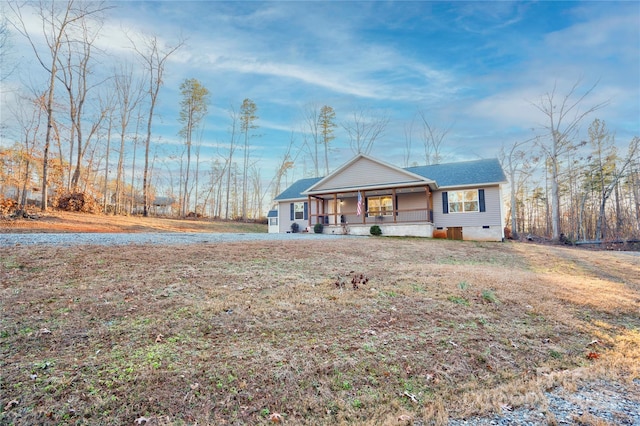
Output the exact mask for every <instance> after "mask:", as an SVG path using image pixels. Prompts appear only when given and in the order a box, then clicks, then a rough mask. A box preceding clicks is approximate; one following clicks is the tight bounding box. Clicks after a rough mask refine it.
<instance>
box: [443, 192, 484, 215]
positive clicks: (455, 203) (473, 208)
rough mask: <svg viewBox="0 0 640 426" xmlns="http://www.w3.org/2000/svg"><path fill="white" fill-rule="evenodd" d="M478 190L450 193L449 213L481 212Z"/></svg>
mask: <svg viewBox="0 0 640 426" xmlns="http://www.w3.org/2000/svg"><path fill="white" fill-rule="evenodd" d="M478 198H479V197H478V190H476V189H474V190H470V191H449V213H466V212H477V211H480V208H479V206H480V203H479V200H478Z"/></svg>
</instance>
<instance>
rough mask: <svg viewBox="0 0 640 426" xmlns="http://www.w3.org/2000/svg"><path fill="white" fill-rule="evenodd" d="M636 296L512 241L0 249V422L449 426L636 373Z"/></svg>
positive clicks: (594, 260) (618, 278)
mask: <svg viewBox="0 0 640 426" xmlns="http://www.w3.org/2000/svg"><path fill="white" fill-rule="evenodd" d="M361 276H362V278H361ZM353 281H356V282H357V284H358V288H357V289H354V288H353V284H352V282H353ZM639 306H640V257H639V256H637V254H628V253H617V252H591V251H583V250H577V249H571V248H564V247H555V246H539V245H528V244H524V243H505V244H499V243H474V242H456V241H443V240H429V239H417V238H374V237H359V238H340V237H337V238H336V239H335V240H328V241H327V240H322V241H313V240H308V241H281V242H255V243H225V244H197V245H184V246H124V247H122V246H118V247H104V246H77V247H53V246H32V247H27V246H17V247H1V248H0V308H1V316H0V372H1V377H0V424H14V423H15V424H91V425H95V424H109V425H123V424H134V423H135V422H136V421H138V422H139V423H144V421H145V420H149V424H195V423H197V424H200V425H202V424H216V425H220V424H236V425H238V424H272V423H274V422H282V423H286V424H310V425H320V424H371V425H379V424H383V425H384V424H386V425H396V424H402V423H407V422H413V421H416V422H419V421H422V422H424V424H446V422H447V420H448V419H454V418H468V417H470V416H475V415H482V414H488V413H491V412H493V411H499V410H500V407H501V406H503V405H509V406H511V407H518V406H522V405H528V404H532V405H535V404H543V399H544V398H543V392H544V391H545V390H548V389H550V388H552V387H554V386H558V385H562V386H564V387H565V388H571V387H575V386H577V384H578V383H580V382H581V381H588V380H594V379H598V378H606V379H609V380H616V381H619V382H622V383H628V382H630V381H631V380H633V379H634V378H639V377H640V315H639V314H640V312H639ZM403 416H406V417H403ZM547 416H548V420H549V421H550V422H551V423H552V422H553V415H552V414H551V413H548V414H547ZM399 419H400V420H399Z"/></svg>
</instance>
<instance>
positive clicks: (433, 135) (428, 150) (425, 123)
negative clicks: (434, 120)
mask: <svg viewBox="0 0 640 426" xmlns="http://www.w3.org/2000/svg"><path fill="white" fill-rule="evenodd" d="M418 115H419V116H420V119H421V120H422V135H421V136H422V143H423V145H424V159H425V161H426V163H427V164H440V162H442V144H443V142H444V138H445V137H446V136H447V133H449V131H450V130H451V127H452V125H449V126H448V127H447V128H445V129H438V128H437V127H435V126H433V125H431V124H429V120H427V116H426V113H425V112H424V111H422V110H418Z"/></svg>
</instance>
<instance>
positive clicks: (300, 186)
mask: <svg viewBox="0 0 640 426" xmlns="http://www.w3.org/2000/svg"><path fill="white" fill-rule="evenodd" d="M321 179H322V178H321V177H316V178H306V179H300V180H297V181H295V182H294V183H293V184H291V186H290V187H288V188H287V189H285V190H284V191H282V192H281V193H280V195H278V196H277V197H276V198H274V200H275V201H280V200H291V199H296V198H306V197H305V196H304V195H302V192H303V191H306V190H307V189H309V187H310V186H311V185H314V184H316V183H317V182H319V181H320V180H321Z"/></svg>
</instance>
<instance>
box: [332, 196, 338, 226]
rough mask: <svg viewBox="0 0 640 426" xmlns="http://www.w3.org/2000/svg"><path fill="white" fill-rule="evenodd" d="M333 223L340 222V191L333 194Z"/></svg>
mask: <svg viewBox="0 0 640 426" xmlns="http://www.w3.org/2000/svg"><path fill="white" fill-rule="evenodd" d="M333 224H334V225H337V224H338V193H337V192H334V194H333Z"/></svg>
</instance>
